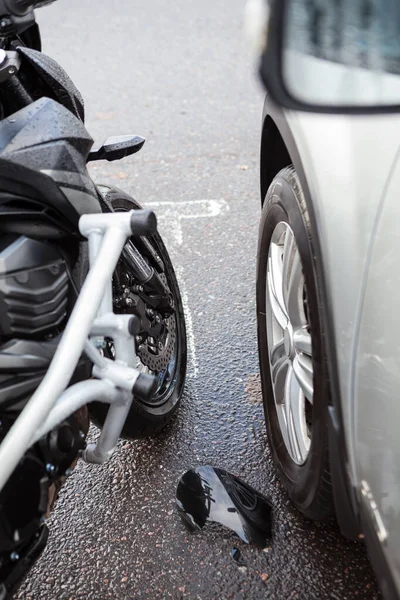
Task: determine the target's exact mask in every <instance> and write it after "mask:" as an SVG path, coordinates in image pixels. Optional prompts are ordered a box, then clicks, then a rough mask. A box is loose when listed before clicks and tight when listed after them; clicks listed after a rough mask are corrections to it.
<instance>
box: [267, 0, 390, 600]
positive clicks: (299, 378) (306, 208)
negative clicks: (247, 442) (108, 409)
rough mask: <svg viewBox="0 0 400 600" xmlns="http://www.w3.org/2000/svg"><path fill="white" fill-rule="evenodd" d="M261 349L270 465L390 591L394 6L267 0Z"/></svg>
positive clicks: (386, 1)
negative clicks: (331, 521) (356, 541)
mask: <svg viewBox="0 0 400 600" xmlns="http://www.w3.org/2000/svg"><path fill="white" fill-rule="evenodd" d="M267 34H268V35H267V42H266V47H265V49H264V52H263V57H262V61H261V68H260V70H261V75H262V78H263V80H264V83H265V85H266V88H267V92H268V96H267V99H266V102H265V107H264V116H263V125H262V141H261V198H262V205H263V208H262V217H261V223H260V233H259V246H258V266H257V317H258V336H259V355H260V367H261V379H262V389H263V398H264V406H265V416H266V423H267V430H268V436H269V442H270V446H271V449H272V455H273V458H274V461H275V465H276V467H277V469H278V471H279V473H280V476H281V478H282V481H283V483H284V485H285V487H286V489H287V491H288V494H289V496H290V498H291V499H292V501H293V502H294V504H295V505H296V506H297V507H298V508H299V509H300V510H301V511H302V512H303V513H304V514H305V515H306V516H307V517H309V518H311V519H323V518H324V517H326V516H327V515H329V514H331V513H332V512H333V511H335V512H336V516H337V520H338V522H339V525H340V527H341V529H342V531H343V533H344V534H345V535H346V536H348V537H352V538H356V537H357V536H361V537H363V536H365V539H366V543H367V547H368V551H369V554H370V557H371V561H372V564H373V566H374V567H375V570H376V573H377V576H378V579H379V582H380V586H381V589H382V591H383V594H384V596H385V598H398V597H399V592H400V2H399V1H398V0H380V1H379V2H374V1H371V0H341V1H340V2H339V1H336V2H335V1H333V0H273V1H272V2H271V5H270V12H269V22H268V30H267Z"/></svg>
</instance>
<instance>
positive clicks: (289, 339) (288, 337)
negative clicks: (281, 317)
mask: <svg viewBox="0 0 400 600" xmlns="http://www.w3.org/2000/svg"><path fill="white" fill-rule="evenodd" d="M283 344H284V348H285V353H286V356H287V357H288V358H294V356H295V350H294V345H293V328H292V326H291V325H290V323H288V325H287V327H286V329H285V331H284V332H283Z"/></svg>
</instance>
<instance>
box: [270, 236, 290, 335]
mask: <svg viewBox="0 0 400 600" xmlns="http://www.w3.org/2000/svg"><path fill="white" fill-rule="evenodd" d="M267 291H268V295H269V300H270V303H271V308H272V313H273V315H274V318H275V320H276V322H277V323H278V325H279V326H280V327H281V329H285V327H286V325H287V321H288V318H287V314H286V308H285V303H284V301H283V294H282V261H281V258H280V252H279V246H277V245H276V244H271V253H270V256H269V258H268V272H267Z"/></svg>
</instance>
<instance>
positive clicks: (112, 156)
mask: <svg viewBox="0 0 400 600" xmlns="http://www.w3.org/2000/svg"><path fill="white" fill-rule="evenodd" d="M145 141H146V140H145V139H144V138H143V137H141V136H140V135H117V136H112V137H109V138H107V139H106V141H105V142H104V143H103V144H102V145H101V146H97V147H94V148H92V150H91V151H90V152H89V156H88V159H87V162H90V161H94V160H108V161H113V160H120V159H121V158H125V156H130V155H131V154H135V153H136V152H139V150H140V149H141V148H142V146H143V144H144V143H145Z"/></svg>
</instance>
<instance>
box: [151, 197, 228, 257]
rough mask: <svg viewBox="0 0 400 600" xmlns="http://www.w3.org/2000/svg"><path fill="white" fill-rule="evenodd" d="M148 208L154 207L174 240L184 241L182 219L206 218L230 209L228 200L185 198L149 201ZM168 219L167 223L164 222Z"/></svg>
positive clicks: (179, 244)
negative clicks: (176, 200) (174, 200)
mask: <svg viewBox="0 0 400 600" xmlns="http://www.w3.org/2000/svg"><path fill="white" fill-rule="evenodd" d="M145 206H146V208H154V209H155V211H154V212H155V213H156V215H157V218H158V220H159V221H160V222H161V225H162V226H163V228H165V229H166V230H168V234H169V236H171V237H172V238H173V240H174V242H175V243H176V244H177V245H178V246H181V245H182V243H183V232H182V221H183V220H185V219H204V218H207V217H208V218H209V217H217V216H218V215H220V214H223V213H225V212H227V211H228V210H229V204H228V203H227V201H226V200H223V199H222V198H220V199H211V200H185V201H184V202H149V203H146V205H145ZM164 221H166V223H165V222H164Z"/></svg>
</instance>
